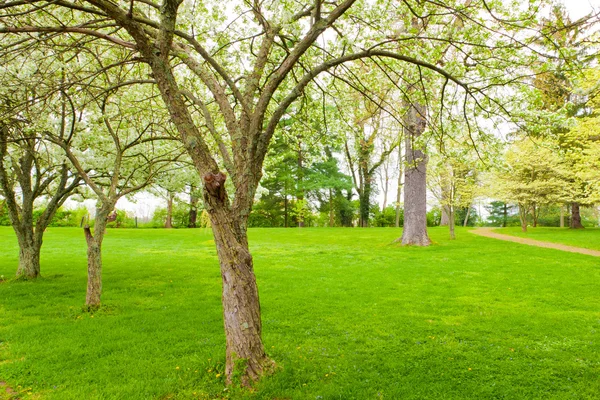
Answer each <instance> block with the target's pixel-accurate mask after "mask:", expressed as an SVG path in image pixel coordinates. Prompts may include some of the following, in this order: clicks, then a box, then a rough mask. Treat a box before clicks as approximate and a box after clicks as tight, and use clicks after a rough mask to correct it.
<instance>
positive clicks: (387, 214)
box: [373, 206, 404, 227]
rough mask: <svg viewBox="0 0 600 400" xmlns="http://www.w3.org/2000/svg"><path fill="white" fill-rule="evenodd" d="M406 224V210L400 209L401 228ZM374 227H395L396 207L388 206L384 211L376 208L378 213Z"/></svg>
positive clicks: (374, 219) (374, 218) (376, 213)
mask: <svg viewBox="0 0 600 400" xmlns="http://www.w3.org/2000/svg"><path fill="white" fill-rule="evenodd" d="M403 223H404V209H402V208H400V226H402V225H403ZM373 226H377V227H385V226H387V227H395V226H396V207H395V206H387V207H386V208H384V209H383V210H382V211H379V207H376V212H375V215H374V217H373Z"/></svg>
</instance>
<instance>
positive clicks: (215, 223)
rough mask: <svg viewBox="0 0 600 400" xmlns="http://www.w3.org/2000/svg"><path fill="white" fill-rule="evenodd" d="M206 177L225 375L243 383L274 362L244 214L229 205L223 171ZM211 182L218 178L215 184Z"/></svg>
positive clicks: (249, 380) (253, 379) (250, 380)
mask: <svg viewBox="0 0 600 400" xmlns="http://www.w3.org/2000/svg"><path fill="white" fill-rule="evenodd" d="M213 177H215V178H213V179H211V180H207V178H206V177H205V185H204V200H205V202H204V203H205V207H206V210H207V211H208V214H209V216H210V220H211V223H212V231H213V235H214V238H215V244H216V246H217V253H218V256H219V263H220V266H221V278H222V281H223V296H222V302H223V322H224V325H225V337H226V342H227V353H226V363H225V375H226V377H227V382H228V383H232V379H233V377H234V376H239V377H240V379H241V383H242V384H243V385H249V384H250V383H251V382H252V381H256V380H258V378H259V377H260V376H261V375H262V374H264V373H268V372H270V371H271V370H272V369H273V367H274V365H275V364H274V362H273V361H272V360H271V359H270V358H269V357H268V356H267V355H266V353H265V350H264V346H263V343H262V338H261V332H262V322H261V319H260V302H259V298H258V287H257V285H256V278H255V275H254V267H253V263H252V256H251V255H250V251H249V250H248V237H247V233H246V228H245V226H246V224H245V221H244V220H243V218H244V217H243V216H241V215H235V211H233V210H232V209H231V207H230V206H229V201H228V199H227V197H226V195H225V191H224V189H222V188H223V185H224V183H225V175H224V174H221V176H219V174H217V175H213ZM213 182H218V183H219V184H218V185H215V184H214V183H213Z"/></svg>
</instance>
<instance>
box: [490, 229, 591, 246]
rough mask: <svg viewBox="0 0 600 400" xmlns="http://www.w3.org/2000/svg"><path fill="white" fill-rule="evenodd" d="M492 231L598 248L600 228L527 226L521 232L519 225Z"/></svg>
mask: <svg viewBox="0 0 600 400" xmlns="http://www.w3.org/2000/svg"><path fill="white" fill-rule="evenodd" d="M494 232H497V233H504V234H506V235H512V236H519V237H524V238H529V239H535V240H542V241H544V242H552V243H562V244H566V245H569V246H576V247H583V248H586V249H592V250H600V228H585V229H569V228H545V227H538V228H531V227H529V228H527V232H522V231H521V228H520V227H518V228H517V227H510V228H499V229H495V230H494Z"/></svg>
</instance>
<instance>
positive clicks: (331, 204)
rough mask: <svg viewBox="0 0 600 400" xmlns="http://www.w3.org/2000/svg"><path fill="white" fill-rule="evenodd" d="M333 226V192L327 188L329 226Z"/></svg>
mask: <svg viewBox="0 0 600 400" xmlns="http://www.w3.org/2000/svg"><path fill="white" fill-rule="evenodd" d="M334 225H335V218H334V214H333V190H332V189H331V188H329V226H330V227H333V226H334Z"/></svg>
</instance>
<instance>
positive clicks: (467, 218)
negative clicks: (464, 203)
mask: <svg viewBox="0 0 600 400" xmlns="http://www.w3.org/2000/svg"><path fill="white" fill-rule="evenodd" d="M469 214H471V206H468V207H467V212H466V213H465V220H464V221H463V227H466V226H467V224H468V223H469Z"/></svg>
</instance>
